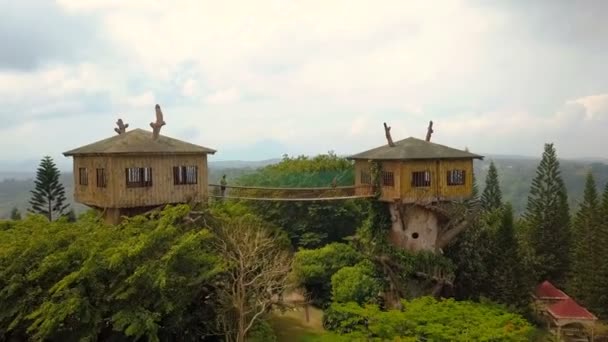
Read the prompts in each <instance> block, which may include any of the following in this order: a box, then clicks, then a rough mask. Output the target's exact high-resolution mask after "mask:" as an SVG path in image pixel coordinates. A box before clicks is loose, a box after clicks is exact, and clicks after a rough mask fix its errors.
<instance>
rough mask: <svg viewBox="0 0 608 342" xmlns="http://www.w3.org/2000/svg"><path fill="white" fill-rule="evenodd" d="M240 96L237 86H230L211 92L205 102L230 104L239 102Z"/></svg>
mask: <svg viewBox="0 0 608 342" xmlns="http://www.w3.org/2000/svg"><path fill="white" fill-rule="evenodd" d="M239 97H240V95H239V91H238V90H237V89H236V88H228V89H222V90H218V91H216V92H214V93H211V94H209V95H208V96H207V97H206V98H205V102H207V103H208V104H214V105H219V104H229V103H234V102H237V101H238V99H239Z"/></svg>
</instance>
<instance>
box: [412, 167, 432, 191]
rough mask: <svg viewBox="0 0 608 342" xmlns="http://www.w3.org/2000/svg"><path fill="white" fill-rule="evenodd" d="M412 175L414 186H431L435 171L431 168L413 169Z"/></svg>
mask: <svg viewBox="0 0 608 342" xmlns="http://www.w3.org/2000/svg"><path fill="white" fill-rule="evenodd" d="M411 177H412V179H411V182H410V185H411V187H412V188H430V187H431V185H432V184H433V173H432V172H431V171H430V170H424V171H412V174H411Z"/></svg>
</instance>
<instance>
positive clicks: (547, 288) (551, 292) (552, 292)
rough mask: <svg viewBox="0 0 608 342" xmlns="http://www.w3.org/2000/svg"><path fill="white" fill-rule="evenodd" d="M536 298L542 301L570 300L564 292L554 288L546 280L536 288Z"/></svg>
mask: <svg viewBox="0 0 608 342" xmlns="http://www.w3.org/2000/svg"><path fill="white" fill-rule="evenodd" d="M534 297H536V299H540V300H562V299H567V298H570V297H568V295H567V294H565V293H564V292H563V291H562V290H560V289H558V288H557V287H555V286H553V284H551V283H550V282H549V281H548V280H545V281H544V282H542V283H541V284H540V285H538V286H537V287H536V290H535V291H534Z"/></svg>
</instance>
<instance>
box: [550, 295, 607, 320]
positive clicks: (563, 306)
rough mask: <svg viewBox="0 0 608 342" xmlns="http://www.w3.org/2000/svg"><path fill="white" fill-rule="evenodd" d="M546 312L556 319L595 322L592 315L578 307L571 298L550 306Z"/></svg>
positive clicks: (595, 318)
mask: <svg viewBox="0 0 608 342" xmlns="http://www.w3.org/2000/svg"><path fill="white" fill-rule="evenodd" d="M547 311H548V312H549V314H551V316H553V317H555V318H557V319H575V320H591V321H594V320H597V317H595V315H594V314H592V313H591V312H589V311H588V310H587V309H585V308H584V307H582V306H580V305H578V303H576V302H575V301H574V300H573V299H572V298H567V299H564V300H562V301H559V302H557V303H555V304H553V305H551V306H550V307H549V308H548V309H547Z"/></svg>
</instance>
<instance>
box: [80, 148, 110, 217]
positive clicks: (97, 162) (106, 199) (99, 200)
mask: <svg viewBox="0 0 608 342" xmlns="http://www.w3.org/2000/svg"><path fill="white" fill-rule="evenodd" d="M73 167H74V171H73V175H74V199H75V200H76V201H77V202H79V203H83V204H86V205H91V206H99V207H106V206H112V205H113V201H114V199H113V196H112V188H111V187H110V184H112V182H113V180H112V179H110V178H111V176H110V173H109V172H110V169H111V167H112V159H111V158H109V157H89V156H75V157H74V165H73ZM80 168H86V169H87V176H88V184H87V185H80V177H79V176H80V172H79V169H80ZM97 169H105V173H106V187H105V188H98V187H97Z"/></svg>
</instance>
